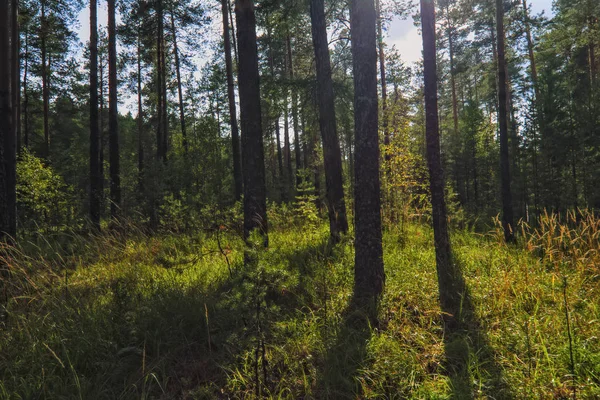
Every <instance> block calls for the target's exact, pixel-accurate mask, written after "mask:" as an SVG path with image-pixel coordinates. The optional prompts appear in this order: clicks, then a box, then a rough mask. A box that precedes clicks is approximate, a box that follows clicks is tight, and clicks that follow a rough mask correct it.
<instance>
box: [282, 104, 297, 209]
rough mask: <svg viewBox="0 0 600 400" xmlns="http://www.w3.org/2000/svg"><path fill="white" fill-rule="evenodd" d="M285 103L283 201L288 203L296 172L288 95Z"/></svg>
mask: <svg viewBox="0 0 600 400" xmlns="http://www.w3.org/2000/svg"><path fill="white" fill-rule="evenodd" d="M283 102H284V106H285V111H284V112H283V161H284V163H285V174H284V175H283V177H282V178H283V180H284V183H283V185H284V191H283V194H284V196H283V201H285V202H288V201H290V194H291V193H292V176H294V171H293V170H292V155H291V149H290V118H289V109H288V105H289V104H288V103H287V95H286V96H285V98H284V100H283Z"/></svg>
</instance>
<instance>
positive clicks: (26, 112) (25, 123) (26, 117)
mask: <svg viewBox="0 0 600 400" xmlns="http://www.w3.org/2000/svg"><path fill="white" fill-rule="evenodd" d="M24 59H25V66H24V68H23V145H24V146H25V148H28V147H29V110H28V109H27V108H28V106H29V95H28V92H27V78H28V75H27V74H28V73H29V32H27V31H25V54H24Z"/></svg>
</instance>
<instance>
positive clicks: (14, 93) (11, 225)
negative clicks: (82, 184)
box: [0, 0, 20, 239]
mask: <svg viewBox="0 0 600 400" xmlns="http://www.w3.org/2000/svg"><path fill="white" fill-rule="evenodd" d="M9 18H10V19H9V20H10V25H11V26H10V29H11V36H12V38H10V39H9V40H10V46H11V48H10V54H9V55H8V56H7V57H6V59H7V62H8V63H10V64H9V66H8V70H9V71H10V72H9V73H10V75H9V76H10V82H9V85H10V96H11V99H10V107H11V108H10V111H11V113H12V114H11V122H10V123H11V125H10V131H9V132H8V133H9V134H8V135H7V136H6V137H5V142H4V143H5V146H4V161H5V162H6V169H5V172H6V200H7V208H8V231H7V233H8V234H9V235H10V236H11V238H12V239H15V237H16V235H17V131H18V125H19V124H18V119H17V113H16V111H17V109H18V108H19V107H18V104H19V103H18V101H19V97H18V93H19V71H20V65H19V39H18V38H19V24H18V4H17V1H15V0H13V1H12V7H11V10H10V16H9ZM0 54H2V53H0ZM5 54H6V53H5Z"/></svg>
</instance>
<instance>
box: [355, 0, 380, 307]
mask: <svg viewBox="0 0 600 400" xmlns="http://www.w3.org/2000/svg"><path fill="white" fill-rule="evenodd" d="M350 7H351V8H350V35H351V37H352V63H353V70H354V126H355V143H356V144H355V163H356V165H359V166H360V168H356V169H355V171H354V175H355V187H354V199H355V200H354V207H355V210H356V211H355V217H354V221H355V222H354V224H355V236H356V238H355V264H354V293H355V296H358V297H359V298H365V299H369V298H371V299H376V298H378V297H379V296H380V295H381V293H382V292H383V286H384V282H385V271H384V269H383V248H382V232H381V199H380V197H381V196H380V185H379V135H378V130H379V129H378V117H379V116H378V104H377V103H378V101H377V97H378V96H377V35H376V26H375V25H376V19H377V15H376V13H375V5H374V4H373V0H352V3H351V6H350Z"/></svg>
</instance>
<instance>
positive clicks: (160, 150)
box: [156, 0, 167, 162]
mask: <svg viewBox="0 0 600 400" xmlns="http://www.w3.org/2000/svg"><path fill="white" fill-rule="evenodd" d="M156 24H157V35H156V98H157V105H156V114H157V115H156V116H157V118H156V120H157V123H156V158H157V159H158V160H162V161H163V162H166V149H165V148H164V146H163V144H164V136H165V135H166V134H167V133H166V132H164V131H163V127H164V124H163V115H164V113H163V108H164V107H165V103H166V102H165V99H164V98H163V82H162V81H163V77H164V73H163V70H162V66H163V63H162V54H163V53H162V46H163V33H162V32H163V6H162V0H157V3H156Z"/></svg>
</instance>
